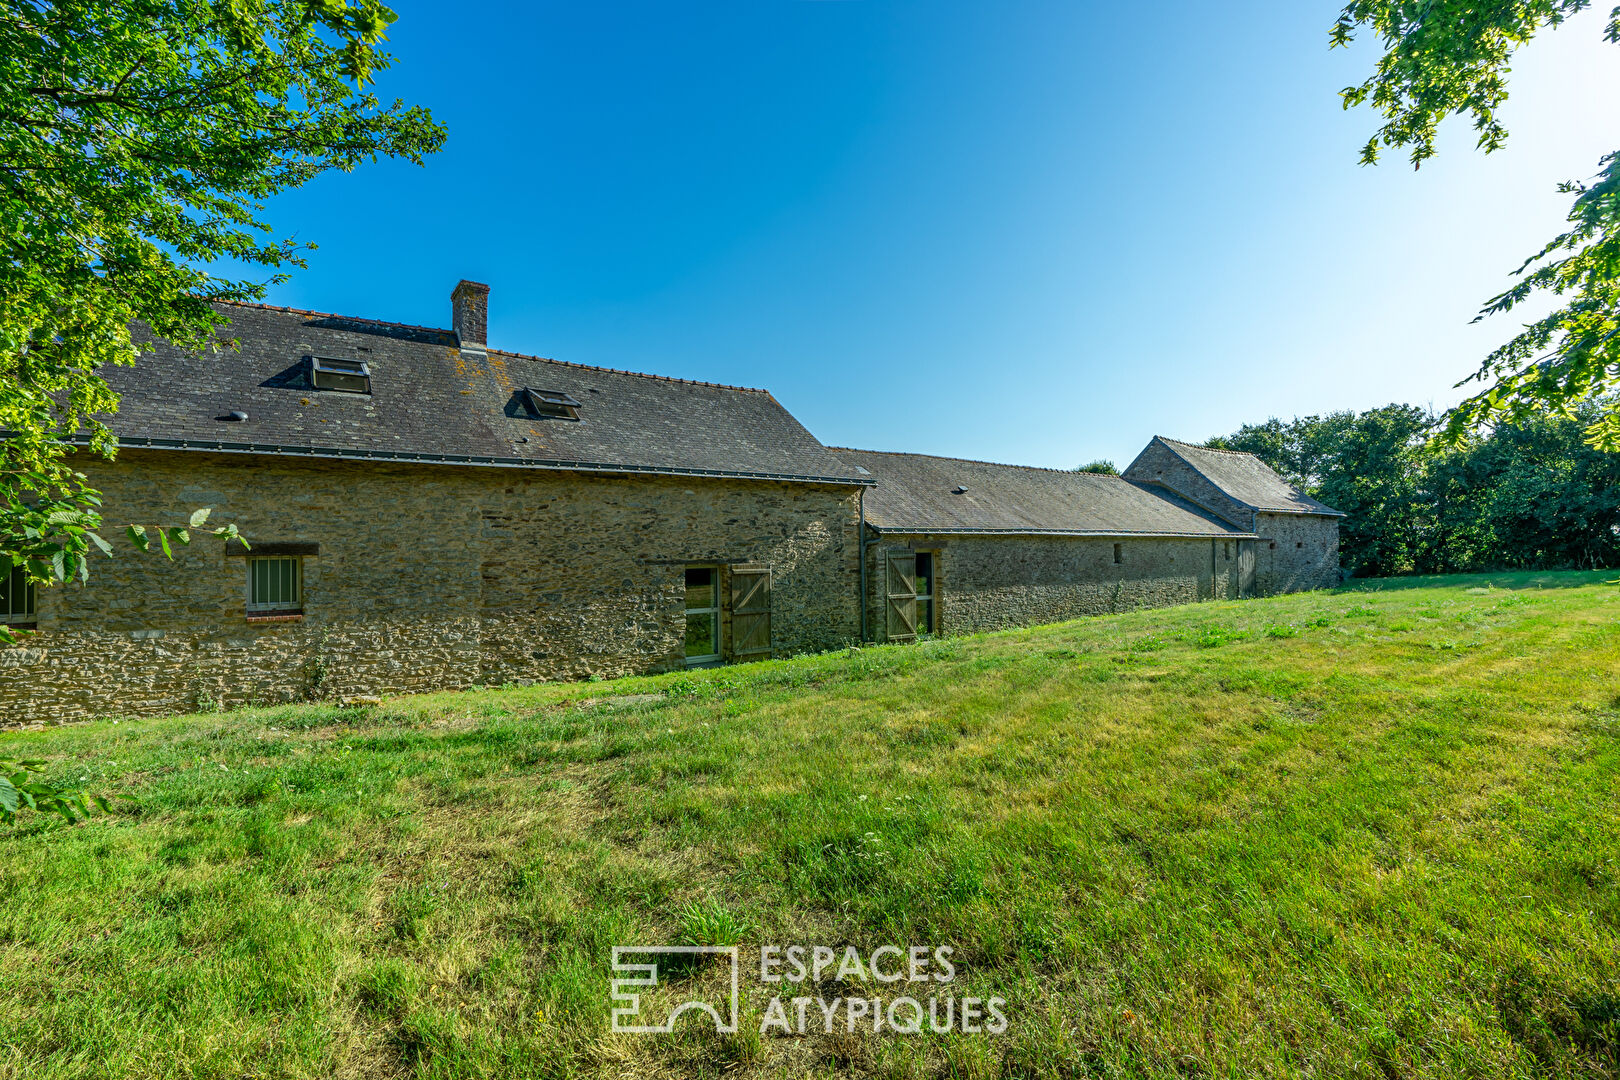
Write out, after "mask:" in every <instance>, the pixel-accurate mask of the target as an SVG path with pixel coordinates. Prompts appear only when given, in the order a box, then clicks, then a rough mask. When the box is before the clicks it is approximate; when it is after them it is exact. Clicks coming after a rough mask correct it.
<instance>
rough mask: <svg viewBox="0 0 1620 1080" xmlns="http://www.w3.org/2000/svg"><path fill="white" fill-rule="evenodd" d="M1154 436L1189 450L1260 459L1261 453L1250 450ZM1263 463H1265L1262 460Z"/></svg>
mask: <svg viewBox="0 0 1620 1080" xmlns="http://www.w3.org/2000/svg"><path fill="white" fill-rule="evenodd" d="M1154 438H1156V439H1158V440H1159V441H1160V442H1167V443H1170V444H1172V445H1174V446H1185V447H1186V448H1187V449H1189V450H1202V451H1204V452H1205V453H1206V454H1230V455H1232V456H1233V457H1252V458H1254V459H1255V460H1256V461H1259V460H1260V455H1259V454H1256V453H1254V452H1253V451H1250V450H1227V449H1225V448H1224V447H1220V446H1203V445H1201V444H1199V443H1190V442H1187V441H1186V440H1185V439H1172V438H1171V437H1170V436H1168V435H1155V436H1154ZM1261 464H1265V463H1264V462H1261Z"/></svg>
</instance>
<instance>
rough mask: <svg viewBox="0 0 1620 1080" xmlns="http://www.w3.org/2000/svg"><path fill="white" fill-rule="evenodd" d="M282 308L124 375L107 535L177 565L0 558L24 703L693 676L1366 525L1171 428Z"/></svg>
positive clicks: (106, 485)
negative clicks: (757, 377)
mask: <svg viewBox="0 0 1620 1080" xmlns="http://www.w3.org/2000/svg"><path fill="white" fill-rule="evenodd" d="M488 294H489V289H488V287H487V286H484V285H479V284H476V283H473V282H466V281H464V282H462V283H461V284H459V285H458V286H457V287H456V289H455V292H454V293H453V294H452V301H451V308H452V312H451V315H452V319H451V323H452V325H451V328H450V329H448V330H443V329H430V328H426V327H416V326H405V325H400V324H396V323H387V322H378V321H374V320H369V319H358V318H349V317H344V316H337V315H326V314H320V313H315V312H309V311H298V310H292V309H288V308H279V307H271V306H264V305H238V306H232V307H230V308H228V309H227V313H228V314H229V315H230V318H231V325H230V326H229V328H228V332H227V334H226V336H227V337H230V338H233V339H235V340H236V341H237V342H239V350H238V351H223V352H220V353H218V354H216V355H207V356H199V355H196V354H189V353H185V352H182V351H180V350H178V349H175V348H173V347H171V346H168V345H167V344H165V343H162V342H152V343H151V345H150V349H149V351H148V352H147V354H146V355H145V356H143V358H142V360H141V362H140V363H139V364H137V365H136V366H135V367H134V368H119V369H116V370H114V371H112V372H110V373H109V374H108V378H109V381H110V382H112V383H113V385H114V388H115V389H117V390H118V391H119V393H120V394H121V395H122V401H121V404H120V407H119V413H118V416H117V417H116V426H117V431H118V434H119V443H120V448H121V449H120V452H119V455H118V458H117V460H116V461H112V462H107V461H102V460H100V459H95V460H92V461H87V462H86V463H85V465H84V466H83V467H84V470H85V471H86V472H87V473H88V474H89V476H90V478H91V482H92V483H93V484H94V486H96V487H97V488H99V489H100V490H101V492H102V495H103V510H104V513H105V516H106V519H107V520H108V521H109V522H117V523H123V522H145V523H152V524H155V523H172V522H176V521H180V520H183V519H184V517H185V516H186V515H187V514H188V513H189V512H190V511H191V510H192V509H194V508H196V507H202V506H208V507H212V508H213V512H214V516H215V519H216V520H219V521H231V522H235V523H236V524H237V525H238V526H239V527H240V528H241V530H242V532H243V534H244V535H245V536H247V537H248V538H249V539H250V540H251V542H252V547H251V548H250V549H249V548H243V547H242V546H240V545H233V546H229V547H227V546H225V545H222V544H221V543H219V542H218V541H216V540H214V539H213V538H211V537H209V538H205V539H199V540H196V541H194V542H193V543H192V544H191V545H190V546H189V547H183V548H179V549H177V551H176V554H175V558H174V560H173V561H172V562H170V561H168V560H165V559H163V558H162V557H161V556H156V555H145V556H141V555H137V554H134V553H131V552H129V551H127V550H125V551H120V552H119V554H118V556H117V557H116V558H114V559H112V560H108V561H99V562H98V564H97V565H96V566H95V568H94V572H93V573H92V574H91V577H90V580H89V583H88V584H86V585H83V586H79V585H70V586H65V587H60V588H52V589H38V590H36V589H34V588H32V587H29V586H27V585H25V584H24V583H23V582H22V580H21V578H20V575H19V574H12V575H10V576H9V577H0V622H4V623H6V624H8V625H11V626H13V627H17V628H20V629H27V630H32V631H34V632H33V633H30V634H26V635H24V636H22V637H21V639H20V641H19V643H18V644H17V645H14V646H12V647H9V648H5V649H0V723H16V722H23V721H30V720H67V719H75V718H81V717H85V716H93V715H150V714H159V713H168V712H175V711H184V710H189V709H196V708H207V707H217V706H220V705H230V704H246V703H268V702H275V701H286V700H293V699H301V698H318V697H334V696H339V697H341V696H357V695H366V694H379V693H401V692H411V691H425V690H435V689H453V688H464V687H467V686H471V685H498V684H505V683H512V682H532V681H542V680H555V679H577V678H584V677H588V676H602V677H612V676H617V675H624V674H632V673H643V672H653V671H667V670H673V669H677V668H680V667H683V666H688V665H706V664H716V663H725V662H731V661H745V660H752V659H758V658H764V657H769V656H781V655H788V654H792V653H800V652H808V651H816V650H823V649H829V648H836V647H839V646H842V645H845V644H848V643H852V642H856V641H862V640H889V641H905V640H911V639H913V638H915V637H916V636H917V635H919V634H929V633H933V634H957V633H965V632H970V631H976V630H982V629H991V628H995V627H1002V626H1014V625H1023V624H1029V623H1035V622H1043V621H1053V620H1058V619H1066V618H1072V617H1075V616H1078V615H1084V614H1091V613H1096V612H1105V611H1118V610H1126V609H1131V608H1135V607H1144V606H1154V605H1164V604H1179V603H1188V602H1192V601H1195V600H1201V599H1211V598H1216V597H1232V598H1236V597H1241V596H1248V595H1255V594H1259V593H1264V592H1270V591H1285V590H1292V589H1307V588H1317V587H1321V586H1324V585H1330V584H1333V583H1335V582H1336V581H1337V574H1338V570H1337V565H1338V564H1337V548H1338V542H1337V535H1338V524H1337V519H1338V517H1339V516H1342V515H1339V514H1338V513H1337V511H1334V510H1331V509H1330V508H1328V507H1325V506H1322V505H1321V504H1320V503H1315V502H1312V501H1311V500H1309V499H1307V498H1305V497H1304V496H1303V495H1301V494H1300V493H1299V492H1297V491H1294V490H1293V489H1292V488H1290V487H1288V485H1286V484H1285V483H1283V482H1282V481H1281V480H1280V479H1279V478H1278V477H1277V476H1276V475H1275V474H1274V473H1272V472H1271V471H1270V470H1269V469H1267V468H1266V467H1265V466H1264V465H1263V464H1261V463H1260V462H1259V461H1258V460H1256V459H1255V458H1253V457H1251V456H1249V455H1246V454H1233V453H1226V452H1220V451H1210V450H1206V449H1202V448H1199V447H1194V446H1190V445H1188V444H1185V443H1177V442H1174V441H1171V440H1168V439H1155V440H1154V441H1153V443H1152V444H1150V445H1149V447H1148V449H1147V450H1145V451H1143V453H1142V455H1141V457H1139V458H1138V459H1137V461H1136V462H1135V463H1133V464H1132V465H1131V467H1130V468H1129V469H1128V470H1126V474H1125V475H1124V476H1123V477H1112V476H1096V475H1092V474H1087V473H1068V472H1056V471H1052V470H1045V469H1030V468H1020V467H1016V466H1009V465H990V464H985V463H982V462H971V461H959V460H955V459H948V458H937V457H926V456H923V455H916V454H893V453H875V452H867V451H857V450H833V449H829V448H827V447H825V446H823V445H822V444H821V443H820V442H819V441H817V440H816V438H815V437H814V436H813V435H811V434H810V432H809V431H807V430H806V429H805V428H804V426H803V425H801V424H800V423H799V422H798V421H797V420H795V419H794V418H793V417H792V416H791V415H790V414H789V413H788V412H787V411H786V410H785V409H784V408H783V407H782V406H781V405H780V404H779V403H778V402H777V401H776V400H775V398H773V397H772V396H771V395H770V394H769V393H767V392H765V391H763V390H752V389H745V388H741V387H732V386H721V385H716V384H712V383H702V382H692V381H687V380H681V379H671V378H664V377H660V376H653V375H642V374H635V373H631V372H625V371H615V370H610V369H606V368H598V367H587V366H583V365H579V364H571V363H564V362H561V361H556V360H546V359H541V358H539V357H533V356H524V355H520V354H517V353H510V352H505V351H503V350H499V349H494V348H490V347H489V345H488V344H487V341H486V339H487V336H488V335H487V312H488Z"/></svg>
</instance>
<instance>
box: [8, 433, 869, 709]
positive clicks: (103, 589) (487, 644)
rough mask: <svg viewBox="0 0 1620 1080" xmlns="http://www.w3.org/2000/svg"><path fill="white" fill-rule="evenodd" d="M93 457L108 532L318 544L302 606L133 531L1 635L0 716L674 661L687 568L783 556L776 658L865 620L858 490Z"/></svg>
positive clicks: (260, 460)
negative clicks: (253, 590)
mask: <svg viewBox="0 0 1620 1080" xmlns="http://www.w3.org/2000/svg"><path fill="white" fill-rule="evenodd" d="M86 471H87V472H89V473H90V476H91V481H92V483H93V484H94V485H95V486H97V487H99V488H100V489H101V490H102V492H103V496H104V505H103V511H104V516H105V519H106V521H107V522H108V526H109V531H110V532H112V531H121V530H122V526H123V525H124V524H125V523H128V522H143V523H147V524H159V523H165V524H173V523H176V522H182V521H184V520H185V518H186V516H187V515H188V514H189V513H190V511H191V510H193V509H195V508H197V507H203V506H207V507H212V508H213V518H214V520H215V521H216V522H220V523H223V522H235V523H236V524H237V525H238V526H239V527H240V528H241V530H242V532H243V534H244V535H245V536H247V537H248V538H249V539H250V540H251V541H252V542H254V543H255V544H257V545H259V547H258V548H257V549H256V550H258V551H260V552H261V553H264V552H269V551H273V550H275V549H274V547H273V546H272V545H303V546H302V547H287V548H284V549H283V550H299V551H308V550H310V545H318V553H317V554H309V555H304V556H302V562H303V575H304V578H303V580H304V585H303V614H302V616H301V617H294V618H290V619H286V620H284V621H255V620H250V619H249V617H248V615H247V612H246V603H247V592H248V571H247V564H248V559H247V558H245V557H243V555H242V554H240V553H235V554H233V553H230V552H228V551H227V550H226V548H225V546H224V545H223V544H222V543H221V542H220V541H218V540H217V539H215V538H213V537H211V536H198V537H196V538H195V539H194V540H193V542H192V544H191V545H190V547H186V548H180V549H178V550H177V552H176V555H175V559H174V561H173V562H170V561H168V560H165V559H164V558H163V556H162V555H161V554H160V553H158V552H156V551H155V550H154V551H153V552H149V553H146V554H140V553H137V552H135V551H133V550H132V549H131V548H130V547H129V546H128V544H127V542H124V541H122V540H120V541H119V542H118V544H117V545H116V549H115V550H116V557H115V558H113V559H110V560H107V559H101V558H99V557H98V558H97V559H96V561H95V563H94V565H93V566H92V573H91V577H90V581H89V583H88V584H87V585H83V586H80V585H77V584H74V585H67V586H58V587H55V588H50V589H40V590H39V593H38V619H37V624H36V625H37V632H36V633H33V634H29V635H26V636H24V637H23V638H22V640H21V641H20V643H19V644H17V645H15V646H13V647H10V648H0V724H17V723H26V722H29V721H60V720H70V719H78V718H84V717H93V716H119V715H124V716H136V715H153V714H163V713H174V712H186V711H191V710H195V709H200V708H215V707H219V706H222V705H241V704H250V703H273V702H284V701H292V700H304V699H321V698H334V697H343V696H358V695H370V694H385V693H402V692H412V691H426V690H441V689H455V688H464V687H468V686H472V685H498V684H503V683H508V682H523V681H540V680H549V679H571V678H584V677H588V676H592V675H600V676H603V677H612V676H618V675H626V674H635V673H645V672H653V671H663V670H670V669H673V668H677V667H679V666H681V665H682V664H683V663H684V650H683V635H684V628H685V615H684V607H685V586H684V569H685V566H686V565H688V564H693V563H699V564H709V565H719V566H721V567H722V573H724V567H725V566H728V565H735V564H739V563H749V564H757V565H766V566H769V567H770V568H771V570H772V578H773V588H772V594H773V598H772V626H773V634H772V638H773V646H774V649H775V652H776V654H777V655H785V654H791V653H795V652H802V651H814V650H820V649H826V648H832V647H836V646H839V645H842V644H844V643H847V642H850V641H852V640H854V639H855V638H856V637H857V636H858V634H859V617H860V616H859V610H858V601H857V597H856V589H855V587H854V582H855V580H856V578H857V573H858V559H859V542H858V539H857V531H858V520H859V518H858V500H857V493H856V489H855V488H852V487H841V486H836V485H816V484H801V483H789V482H775V481H759V480H730V479H720V478H708V477H704V478H698V477H660V476H614V475H596V474H581V473H567V472H549V471H539V470H516V469H500V468H480V467H467V466H445V465H397V464H383V463H369V462H353V461H320V460H299V459H289V458H281V457H268V456H266V457H256V456H246V455H229V454H205V453H196V452H165V451H136V450H126V451H124V452H123V453H122V454H120V456H119V459H118V460H117V461H116V462H112V463H102V464H97V465H93V466H90V467H88V468H87V470H86ZM115 526H116V528H115ZM727 644H728V645H729V641H728V642H727Z"/></svg>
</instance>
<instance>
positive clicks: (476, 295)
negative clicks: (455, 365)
mask: <svg viewBox="0 0 1620 1080" xmlns="http://www.w3.org/2000/svg"><path fill="white" fill-rule="evenodd" d="M450 326H451V328H452V329H454V330H455V332H456V341H457V342H458V343H459V344H460V345H461V350H462V352H476V353H481V352H483V351H484V350H485V349H487V348H488V345H487V342H488V339H489V286H488V285H480V284H479V283H478V282H476V281H467V280H465V279H463V280H462V281H461V282H460V283H459V284H458V285H457V286H456V287H455V289H454V290H453V291H452V292H451V293H450Z"/></svg>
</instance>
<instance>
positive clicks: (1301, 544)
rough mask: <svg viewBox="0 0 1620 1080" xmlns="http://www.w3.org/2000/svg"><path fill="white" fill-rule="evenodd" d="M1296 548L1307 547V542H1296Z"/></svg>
mask: <svg viewBox="0 0 1620 1080" xmlns="http://www.w3.org/2000/svg"><path fill="white" fill-rule="evenodd" d="M1294 546H1295V547H1297V548H1302V547H1304V546H1305V541H1303V540H1299V541H1296V542H1295V544H1294Z"/></svg>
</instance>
